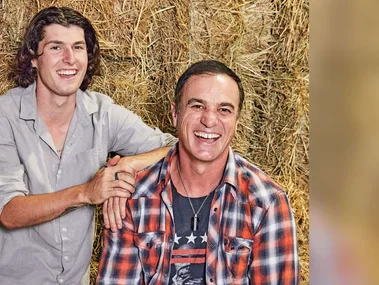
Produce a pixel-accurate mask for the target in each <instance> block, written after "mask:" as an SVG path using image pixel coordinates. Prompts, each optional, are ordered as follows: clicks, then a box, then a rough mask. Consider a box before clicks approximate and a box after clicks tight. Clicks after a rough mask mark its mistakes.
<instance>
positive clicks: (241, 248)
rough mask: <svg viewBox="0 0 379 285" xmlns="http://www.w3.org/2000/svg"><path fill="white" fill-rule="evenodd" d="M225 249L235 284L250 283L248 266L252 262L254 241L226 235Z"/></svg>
mask: <svg viewBox="0 0 379 285" xmlns="http://www.w3.org/2000/svg"><path fill="white" fill-rule="evenodd" d="M224 249H225V255H226V261H227V265H228V268H229V270H230V272H231V274H232V277H233V284H249V278H248V275H247V273H248V268H249V267H250V264H251V253H252V249H253V241H252V240H249V239H244V238H239V237H230V236H225V237H224Z"/></svg>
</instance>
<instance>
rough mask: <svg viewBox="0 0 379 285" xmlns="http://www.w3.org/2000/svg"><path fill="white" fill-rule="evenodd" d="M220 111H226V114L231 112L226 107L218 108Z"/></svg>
mask: <svg viewBox="0 0 379 285" xmlns="http://www.w3.org/2000/svg"><path fill="white" fill-rule="evenodd" d="M220 112H221V113H228V114H230V113H232V111H231V110H230V109H228V108H220Z"/></svg>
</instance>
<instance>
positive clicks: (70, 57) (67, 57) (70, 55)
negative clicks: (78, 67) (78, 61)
mask: <svg viewBox="0 0 379 285" xmlns="http://www.w3.org/2000/svg"><path fill="white" fill-rule="evenodd" d="M63 61H64V62H65V63H68V64H73V63H74V62H75V55H74V51H73V50H72V48H65V49H64V51H63Z"/></svg>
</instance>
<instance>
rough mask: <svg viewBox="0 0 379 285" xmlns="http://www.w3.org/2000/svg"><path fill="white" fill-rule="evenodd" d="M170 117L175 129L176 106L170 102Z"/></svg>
mask: <svg viewBox="0 0 379 285" xmlns="http://www.w3.org/2000/svg"><path fill="white" fill-rule="evenodd" d="M171 116H172V121H173V123H174V127H176V122H177V116H176V105H175V102H171Z"/></svg>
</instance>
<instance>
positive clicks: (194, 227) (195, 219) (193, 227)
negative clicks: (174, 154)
mask: <svg viewBox="0 0 379 285" xmlns="http://www.w3.org/2000/svg"><path fill="white" fill-rule="evenodd" d="M178 173H179V177H180V181H181V182H182V185H183V188H184V191H186V194H187V198H188V202H189V203H190V206H191V209H192V211H193V214H194V216H193V217H192V218H191V230H193V231H197V228H198V225H199V222H200V218H199V217H198V214H199V213H200V210H201V208H203V206H204V204H205V201H206V200H207V199H208V197H209V195H210V194H211V193H212V192H213V190H214V189H213V190H212V191H211V192H209V193H208V195H207V197H205V198H204V200H203V202H202V203H201V205H200V207H199V209H198V210H197V212H195V208H194V207H193V205H192V201H191V198H190V196H189V194H188V191H187V188H186V185H184V181H183V177H182V173H181V171H180V166H179V159H178ZM216 187H217V186H216ZM215 189H216V188H215Z"/></svg>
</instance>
